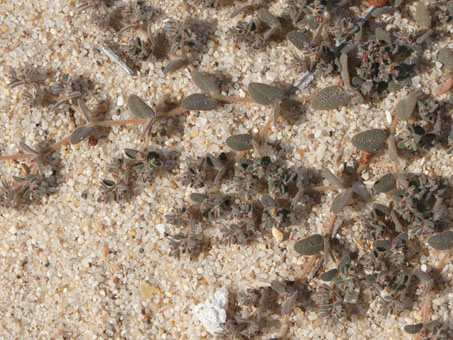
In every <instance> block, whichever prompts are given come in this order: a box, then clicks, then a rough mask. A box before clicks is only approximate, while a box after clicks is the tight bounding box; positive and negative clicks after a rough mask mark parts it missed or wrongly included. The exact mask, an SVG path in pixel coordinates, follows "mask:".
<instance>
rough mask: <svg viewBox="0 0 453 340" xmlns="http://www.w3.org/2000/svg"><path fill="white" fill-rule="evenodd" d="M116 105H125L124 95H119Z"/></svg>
mask: <svg viewBox="0 0 453 340" xmlns="http://www.w3.org/2000/svg"><path fill="white" fill-rule="evenodd" d="M116 105H118V106H123V105H124V98H123V96H119V97H118V100H117V101H116Z"/></svg>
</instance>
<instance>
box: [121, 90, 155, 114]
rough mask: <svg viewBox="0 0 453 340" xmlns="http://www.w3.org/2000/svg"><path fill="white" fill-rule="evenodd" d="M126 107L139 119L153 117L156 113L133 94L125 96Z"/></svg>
mask: <svg viewBox="0 0 453 340" xmlns="http://www.w3.org/2000/svg"><path fill="white" fill-rule="evenodd" d="M127 107H128V108H129V110H131V112H132V114H133V115H134V116H135V117H137V118H140V119H147V118H153V117H154V116H155V115H156V112H154V110H153V109H152V108H151V107H150V106H149V105H148V104H146V103H145V102H144V101H143V100H142V99H141V98H140V97H139V96H137V95H135V94H131V95H130V96H129V98H127Z"/></svg>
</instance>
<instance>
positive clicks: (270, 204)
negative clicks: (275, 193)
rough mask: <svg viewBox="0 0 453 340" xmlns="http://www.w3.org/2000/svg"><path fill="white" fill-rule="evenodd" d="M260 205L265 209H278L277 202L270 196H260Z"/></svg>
mask: <svg viewBox="0 0 453 340" xmlns="http://www.w3.org/2000/svg"><path fill="white" fill-rule="evenodd" d="M261 204H262V205H263V206H264V207H265V208H277V207H278V203H277V201H276V200H274V199H273V198H272V197H271V196H270V195H263V196H261Z"/></svg>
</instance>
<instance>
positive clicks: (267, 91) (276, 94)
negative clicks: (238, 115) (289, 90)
mask: <svg viewBox="0 0 453 340" xmlns="http://www.w3.org/2000/svg"><path fill="white" fill-rule="evenodd" d="M248 91H249V94H250V97H252V99H253V100H254V101H255V102H257V103H258V104H261V105H271V104H273V103H275V102H276V101H277V100H281V99H283V97H284V95H285V93H284V92H283V90H282V89H279V88H278V87H274V86H269V85H266V84H262V83H250V84H249V87H248Z"/></svg>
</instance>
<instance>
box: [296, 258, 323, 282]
mask: <svg viewBox="0 0 453 340" xmlns="http://www.w3.org/2000/svg"><path fill="white" fill-rule="evenodd" d="M317 258H318V254H316V255H313V256H312V257H311V258H310V260H308V262H307V263H306V264H305V267H304V269H303V270H302V273H300V275H299V277H298V279H299V280H302V279H303V278H304V277H305V275H307V273H308V271H309V270H310V269H311V267H312V266H313V263H315V261H316V259H317Z"/></svg>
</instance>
